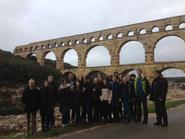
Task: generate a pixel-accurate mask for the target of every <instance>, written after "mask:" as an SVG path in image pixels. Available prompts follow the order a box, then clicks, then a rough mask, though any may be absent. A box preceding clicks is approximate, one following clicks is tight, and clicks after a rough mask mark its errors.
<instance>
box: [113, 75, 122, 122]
mask: <svg viewBox="0 0 185 139" xmlns="http://www.w3.org/2000/svg"><path fill="white" fill-rule="evenodd" d="M117 78H118V77H117V76H113V77H112V83H111V86H112V87H111V89H112V102H111V104H112V111H113V116H114V121H119V120H121V115H120V114H121V113H122V111H121V110H122V109H120V107H121V108H122V106H121V102H122V96H121V92H120V86H119V82H118V79H117Z"/></svg>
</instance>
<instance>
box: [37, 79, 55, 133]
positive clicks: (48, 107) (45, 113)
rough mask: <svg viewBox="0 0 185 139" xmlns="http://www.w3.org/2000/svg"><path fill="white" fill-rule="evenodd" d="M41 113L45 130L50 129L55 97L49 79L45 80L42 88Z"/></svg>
mask: <svg viewBox="0 0 185 139" xmlns="http://www.w3.org/2000/svg"><path fill="white" fill-rule="evenodd" d="M40 94H41V97H40V114H41V123H42V130H43V132H45V131H48V130H49V128H50V127H49V124H50V121H51V118H52V114H53V113H52V109H53V105H54V104H53V98H54V97H55V96H54V94H53V93H52V90H51V88H50V87H49V83H48V81H45V82H44V85H43V87H42V88H41V90H40Z"/></svg>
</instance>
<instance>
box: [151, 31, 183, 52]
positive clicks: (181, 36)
mask: <svg viewBox="0 0 185 139" xmlns="http://www.w3.org/2000/svg"><path fill="white" fill-rule="evenodd" d="M170 36H174V37H178V38H180V39H182V40H184V42H185V36H184V35H181V34H166V35H162V36H158V37H157V38H156V39H155V42H154V47H153V50H154V49H155V48H156V45H157V43H158V42H159V41H160V40H162V39H164V38H166V37H170Z"/></svg>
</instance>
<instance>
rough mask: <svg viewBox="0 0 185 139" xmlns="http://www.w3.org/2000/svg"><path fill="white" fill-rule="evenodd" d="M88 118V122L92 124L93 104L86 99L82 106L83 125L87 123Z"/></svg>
mask: <svg viewBox="0 0 185 139" xmlns="http://www.w3.org/2000/svg"><path fill="white" fill-rule="evenodd" d="M87 116H88V122H92V103H91V99H88V98H86V99H85V100H84V101H83V105H82V115H81V119H82V122H83V123H86V122H87V121H86V120H87Z"/></svg>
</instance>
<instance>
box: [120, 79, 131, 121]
mask: <svg viewBox="0 0 185 139" xmlns="http://www.w3.org/2000/svg"><path fill="white" fill-rule="evenodd" d="M128 76H129V75H125V76H124V77H122V82H121V84H120V92H121V93H122V100H123V108H124V117H123V122H124V123H130V122H131V111H130V103H129V102H130V92H129V91H130V83H129V78H128Z"/></svg>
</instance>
